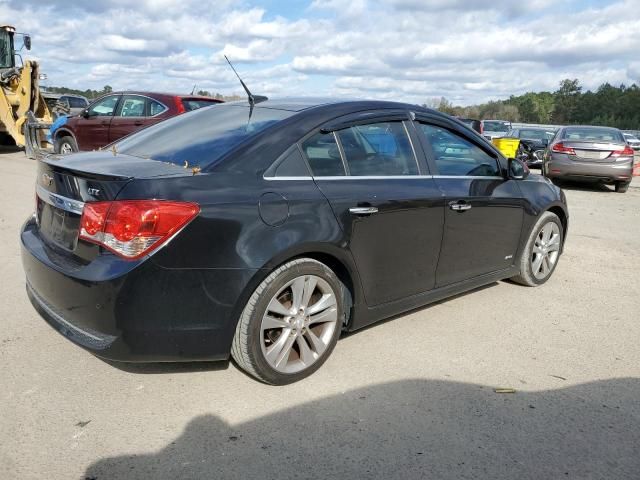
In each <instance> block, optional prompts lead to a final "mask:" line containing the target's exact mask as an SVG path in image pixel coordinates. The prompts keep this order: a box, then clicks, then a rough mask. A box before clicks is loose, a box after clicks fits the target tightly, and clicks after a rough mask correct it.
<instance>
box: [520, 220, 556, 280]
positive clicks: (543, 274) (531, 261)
mask: <svg viewBox="0 0 640 480" xmlns="http://www.w3.org/2000/svg"><path fill="white" fill-rule="evenodd" d="M563 235H564V232H563V228H562V222H561V221H560V219H559V218H558V216H557V215H556V214H555V213H551V212H544V213H543V214H542V215H541V216H540V218H539V219H538V221H537V222H536V224H535V226H534V227H533V230H532V231H531V234H530V235H529V238H528V240H527V243H526V244H525V247H524V250H523V252H522V254H521V255H520V274H519V275H517V276H515V277H513V278H512V279H511V280H513V281H514V282H517V283H520V284H522V285H526V286H528V287H537V286H538V285H542V284H543V283H545V282H546V281H547V280H549V278H550V277H551V274H552V273H553V271H554V270H555V268H556V265H557V264H558V260H559V258H560V248H561V247H562V238H563Z"/></svg>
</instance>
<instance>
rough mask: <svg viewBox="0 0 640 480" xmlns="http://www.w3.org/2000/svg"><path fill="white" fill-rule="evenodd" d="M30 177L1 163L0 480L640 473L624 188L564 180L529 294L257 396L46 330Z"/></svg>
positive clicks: (413, 320)
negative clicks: (22, 232)
mask: <svg viewBox="0 0 640 480" xmlns="http://www.w3.org/2000/svg"><path fill="white" fill-rule="evenodd" d="M34 172H35V163H34V162H32V161H29V160H27V159H26V158H25V157H24V154H22V153H21V152H10V151H4V152H3V153H0V176H1V178H2V183H1V187H0V200H1V202H2V208H0V285H1V288H0V322H1V328H0V479H7V480H9V479H44V478H46V479H86V478H90V479H100V480H106V479H178V478H180V479H200V478H207V479H227V478H229V479H243V478H262V479H272V478H273V479H276V478H277V479H287V478H298V479H304V478H313V479H316V478H318V479H319V478H322V479H325V478H341V479H342V478H381V479H393V478H402V479H413V478H445V479H447V478H451V479H464V478H491V479H502V478H504V479H507V478H508V479H514V478H517V479H553V478H580V479H586V478H594V479H595V478H598V479H625V478H628V479H632V478H633V479H638V478H640V380H639V379H638V377H639V376H640V294H639V293H638V287H639V286H640V181H638V179H636V180H635V182H634V184H632V187H631V188H630V189H629V191H628V192H627V193H625V194H616V193H613V192H612V189H611V188H608V187H599V188H594V187H591V186H580V185H576V184H573V185H567V186H566V188H565V190H566V193H567V197H568V202H569V207H570V212H571V218H570V231H569V236H568V240H567V244H566V251H565V254H564V255H563V256H562V257H561V259H560V263H559V265H558V268H557V270H556V272H555V274H554V276H553V278H552V279H551V280H550V281H549V282H547V283H546V284H545V285H544V286H542V287H540V288H536V289H533V288H526V287H522V286H518V285H515V284H512V283H509V282H499V283H495V284H492V285H489V286H487V287H485V288H482V289H479V290H476V291H474V292H471V293H468V294H465V295H460V296H457V297H455V298H452V299H449V300H446V301H443V302H440V303H437V304H435V305H432V306H429V307H427V308H423V309H420V310H417V311H414V312H412V313H410V314H407V315H403V316H400V317H398V318H395V319H392V320H389V321H386V322H383V323H380V324H378V325H375V326H373V327H371V328H368V329H366V330H363V331H360V332H357V333H355V334H351V335H348V336H346V337H345V338H343V339H341V340H340V342H338V345H337V347H336V349H335V351H334V353H333V355H332V356H331V358H330V359H329V360H328V361H327V363H326V364H325V365H324V366H323V367H322V368H321V369H320V370H319V371H318V372H317V373H316V374H314V375H313V376H312V377H310V378H309V379H307V380H305V381H302V382H300V383H297V384H294V385H290V386H286V387H270V386H266V385H263V384H260V383H258V382H256V381H255V380H253V379H251V378H249V377H248V376H246V375H244V374H243V373H242V372H241V371H239V370H238V369H237V368H236V367H235V366H234V365H233V364H232V363H204V364H173V365H171V364H170V365H146V366H145V365H142V366H140V365H139V366H135V365H117V364H109V363H105V362H104V361H102V360H100V359H98V358H96V357H94V356H92V355H91V354H89V353H87V352H85V351H84V350H82V349H80V348H79V347H76V346H74V345H73V344H71V343H70V342H69V341H67V340H66V339H64V338H63V337H61V336H60V335H59V334H58V333H56V332H55V331H54V330H53V329H52V328H50V327H49V326H48V325H47V324H46V323H45V322H44V321H43V320H42V319H41V318H40V317H39V316H38V315H37V314H36V312H35V311H34V310H33V308H32V307H31V305H30V303H29V301H28V300H27V296H26V294H25V286H24V274H23V271H22V267H21V263H20V247H19V229H20V225H21V224H22V222H23V221H24V220H25V219H26V218H27V217H28V216H29V215H30V213H31V211H32V207H33V198H34V189H33V185H34V181H35V173H34ZM497 388H508V389H513V390H515V392H514V393H496V391H495V390H496V389H497ZM508 391H510V390H508Z"/></svg>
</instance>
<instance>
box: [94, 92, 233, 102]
mask: <svg viewBox="0 0 640 480" xmlns="http://www.w3.org/2000/svg"><path fill="white" fill-rule="evenodd" d="M107 95H142V96H145V97H152V96H154V95H157V96H163V97H179V98H192V99H194V100H208V101H212V102H222V100H220V99H218V98H213V97H206V96H204V95H191V94H189V93H171V92H151V91H143V90H120V91H117V92H110V93H105V94H104V95H102V96H103V97H104V96H107Z"/></svg>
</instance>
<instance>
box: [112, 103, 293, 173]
mask: <svg viewBox="0 0 640 480" xmlns="http://www.w3.org/2000/svg"><path fill="white" fill-rule="evenodd" d="M294 113H295V112H289V111H286V110H274V109H271V108H259V107H257V108H254V110H253V114H252V115H251V119H249V107H245V106H242V105H230V104H221V105H219V106H216V108H204V109H200V110H195V111H193V112H190V113H185V114H183V115H178V116H177V117H173V118H170V119H169V120H165V121H164V122H160V123H158V124H156V125H153V126H151V127H149V128H145V129H144V130H141V131H140V132H138V133H135V134H133V135H131V136H129V137H127V138H125V139H124V140H121V141H120V142H118V143H116V145H115V146H116V149H117V151H118V152H119V153H124V154H127V155H132V156H134V157H141V158H149V159H152V160H159V161H162V162H171V163H175V164H176V165H184V166H188V167H201V168H204V167H208V166H210V165H212V164H213V163H214V162H216V161H217V160H218V159H220V158H221V157H222V156H223V155H225V154H226V153H227V152H229V151H231V149H233V148H234V147H236V146H238V145H240V144H241V143H242V142H244V141H246V140H247V139H249V138H251V137H252V136H254V135H256V134H257V133H259V132H261V131H262V130H264V129H266V128H268V127H270V126H272V125H274V124H276V123H278V122H279V121H281V120H284V119H285V118H287V117H290V116H291V115H293V114H294Z"/></svg>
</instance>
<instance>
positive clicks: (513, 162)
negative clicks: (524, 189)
mask: <svg viewBox="0 0 640 480" xmlns="http://www.w3.org/2000/svg"><path fill="white" fill-rule="evenodd" d="M508 169H509V172H508V174H509V178H510V179H512V180H524V179H525V178H527V177H528V176H529V167H527V165H526V164H525V163H524V162H523V161H522V160H518V159H517V158H510V159H509V160H508Z"/></svg>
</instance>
